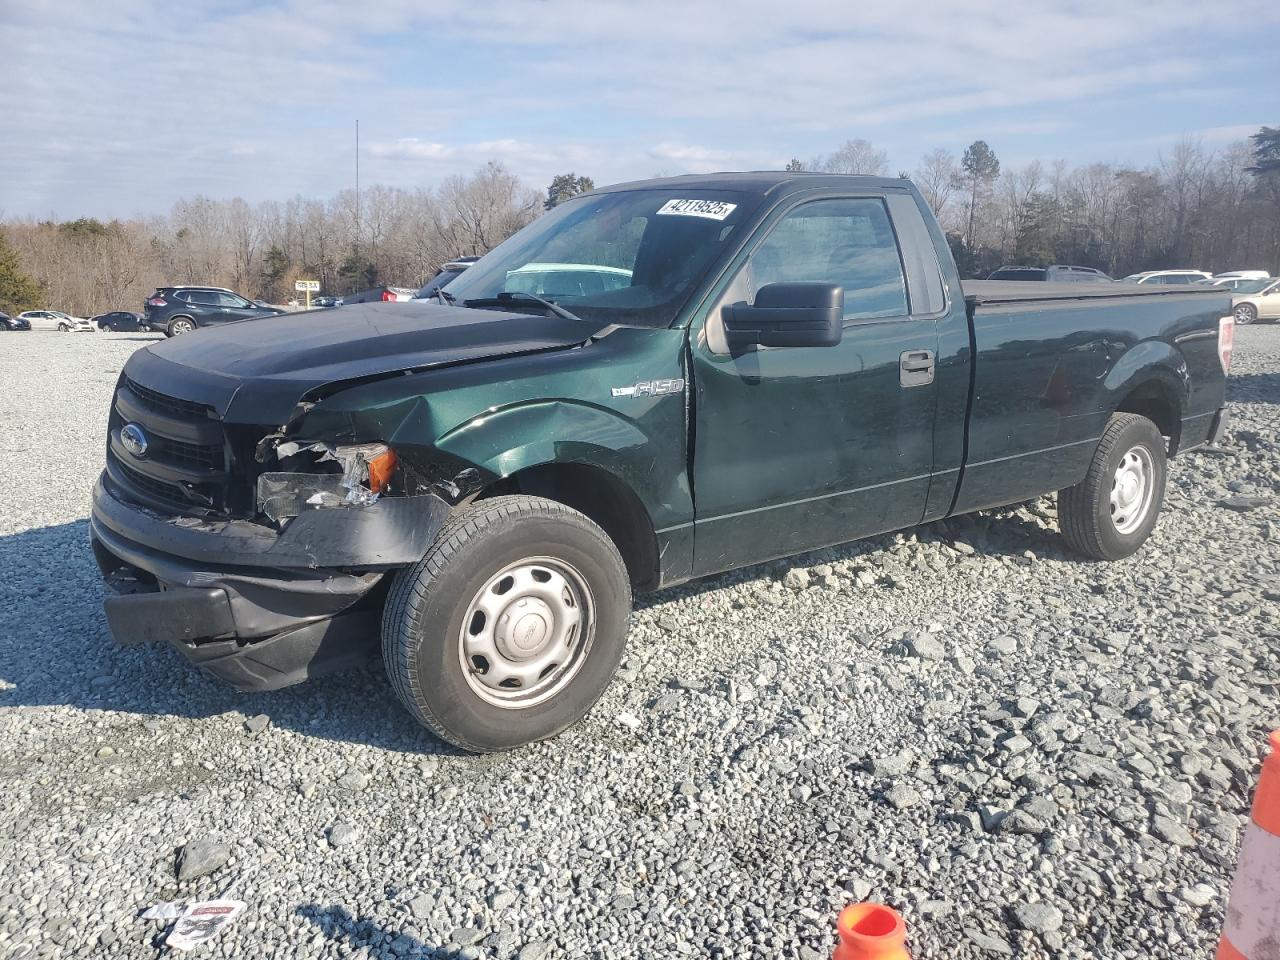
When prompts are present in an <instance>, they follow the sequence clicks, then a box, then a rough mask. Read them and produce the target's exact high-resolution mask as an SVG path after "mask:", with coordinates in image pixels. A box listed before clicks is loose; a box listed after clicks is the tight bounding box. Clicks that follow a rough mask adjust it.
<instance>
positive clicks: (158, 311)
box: [146, 287, 284, 337]
mask: <svg viewBox="0 0 1280 960" xmlns="http://www.w3.org/2000/svg"><path fill="white" fill-rule="evenodd" d="M282 313H284V311H283V310H281V309H279V308H278V307H260V306H258V305H257V304H256V303H254V302H253V301H252V300H249V299H248V298H246V297H242V296H240V294H238V293H236V292H235V291H234V290H228V289H227V288H226V287H157V288H156V292H155V293H153V294H152V295H151V296H149V297H148V298H147V302H146V323H147V326H149V327H150V328H151V329H152V330H163V331H164V334H165V336H167V337H176V336H178V335H179V334H183V333H190V332H191V331H192V330H195V329H197V328H198V327H210V326H216V325H217V324H220V323H233V322H234V321H236V320H257V319H259V318H261V317H278V316H280V314H282Z"/></svg>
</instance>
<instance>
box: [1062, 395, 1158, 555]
mask: <svg viewBox="0 0 1280 960" xmlns="http://www.w3.org/2000/svg"><path fill="white" fill-rule="evenodd" d="M1166 473H1167V467H1166V461H1165V443H1164V437H1162V436H1161V435H1160V431H1159V429H1157V427H1156V425H1155V424H1154V423H1152V422H1151V421H1150V420H1148V419H1147V418H1146V417H1140V416H1138V415H1137V414H1134V413H1117V414H1113V415H1112V417H1111V419H1110V420H1109V421H1107V428H1106V429H1105V430H1104V431H1103V432H1102V439H1101V440H1099V441H1098V448H1097V450H1096V451H1094V454H1093V462H1092V463H1090V464H1089V472H1088V473H1087V474H1085V478H1084V479H1083V480H1081V481H1080V482H1079V483H1077V484H1076V485H1075V486H1074V487H1068V488H1067V489H1066V490H1060V491H1058V528H1059V529H1060V530H1061V531H1062V535H1063V537H1064V538H1065V539H1066V541H1067V543H1068V545H1069V546H1070V547H1071V549H1072V550H1074V551H1076V552H1077V553H1080V554H1083V555H1084V556H1086V557H1093V558H1095V559H1097V560H1120V559H1122V558H1124V557H1127V556H1129V555H1130V554H1132V553H1134V552H1135V551H1136V550H1137V549H1138V548H1139V547H1141V546H1142V544H1143V543H1145V542H1146V539H1147V538H1148V537H1149V536H1151V531H1152V530H1154V529H1155V525H1156V519H1157V518H1158V517H1159V515H1160V507H1161V505H1162V504H1163V502H1164V483H1165V475H1166Z"/></svg>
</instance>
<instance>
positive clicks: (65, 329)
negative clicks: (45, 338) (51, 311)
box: [58, 323, 71, 333]
mask: <svg viewBox="0 0 1280 960" xmlns="http://www.w3.org/2000/svg"><path fill="white" fill-rule="evenodd" d="M58 332H59V333H70V332H71V328H70V327H69V326H67V325H66V324H65V323H60V324H58Z"/></svg>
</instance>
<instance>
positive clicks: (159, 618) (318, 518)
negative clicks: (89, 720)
mask: <svg viewBox="0 0 1280 960" xmlns="http://www.w3.org/2000/svg"><path fill="white" fill-rule="evenodd" d="M396 502H397V501H396V500H394V499H392V498H388V499H386V500H382V501H378V503H375V504H371V505H369V506H368V507H365V508H352V509H349V510H347V509H343V510H316V511H311V512H309V513H307V514H304V515H302V516H300V517H298V518H297V519H295V520H294V521H292V522H291V523H290V524H289V525H288V526H287V527H286V528H285V531H284V532H283V533H280V534H277V533H275V532H274V531H272V530H270V529H269V528H266V527H263V526H260V525H258V524H252V523H249V522H247V521H230V522H223V523H207V522H204V521H191V520H189V519H187V518H166V517H163V516H160V515H158V514H154V513H151V512H150V511H148V510H146V509H144V508H140V507H136V506H133V505H131V504H129V503H126V502H124V501H122V500H119V499H117V498H116V497H115V496H113V495H112V493H111V491H110V490H109V489H107V488H106V487H105V486H104V484H103V483H102V481H101V480H99V482H98V484H97V486H96V487H95V489H94V496H93V513H92V517H91V519H90V532H91V538H92V540H93V547H94V554H95V556H96V557H97V560H98V565H99V567H100V568H101V569H102V572H103V574H104V576H107V578H108V581H109V582H112V583H119V582H124V583H127V584H128V585H129V586H130V588H131V592H128V593H124V594H120V595H116V596H110V597H108V598H107V599H106V601H105V602H104V607H105V611H106V615H107V623H108V625H109V626H110V628H111V633H112V635H113V636H114V637H115V638H116V640H117V641H119V642H120V643H122V644H137V643H149V642H153V641H158V640H163V641H167V642H169V643H172V644H173V645H174V646H175V647H177V648H178V649H179V650H180V651H182V653H183V654H184V655H185V656H186V657H187V659H188V660H190V661H191V662H192V663H194V664H197V665H198V666H200V667H202V668H203V669H205V670H207V671H208V672H209V673H211V674H213V675H215V676H217V677H219V678H221V679H223V680H225V681H227V682H229V683H231V684H232V685H233V686H235V687H237V688H239V689H242V690H267V689H275V688H277V687H282V686H286V685H288V684H291V683H297V682H299V681H301V680H305V679H307V678H308V677H310V676H314V675H317V674H319V673H323V672H327V671H328V670H333V669H336V668H338V667H341V666H344V665H350V664H352V663H355V662H359V661H361V660H363V659H365V658H366V657H368V656H369V655H370V654H371V653H372V652H374V651H375V650H376V644H377V637H378V623H377V620H378V611H377V610H376V609H371V605H370V604H366V605H364V606H363V607H362V606H360V604H359V601H360V600H361V599H362V598H364V597H365V595H366V594H368V593H369V592H370V591H371V590H372V589H373V588H374V587H375V586H376V585H377V584H378V582H379V581H380V580H381V579H382V577H383V575H384V571H385V569H386V568H387V567H391V566H399V565H403V564H407V563H411V562H415V561H417V560H418V559H420V558H421V557H422V555H423V554H424V553H425V552H426V550H427V547H429V546H430V544H431V541H432V540H433V539H434V538H435V535H436V533H437V532H438V531H439V529H440V526H441V525H442V524H443V522H444V519H445V517H446V515H447V514H448V510H449V508H448V505H447V504H446V503H445V502H444V501H443V500H441V499H439V498H437V497H433V496H427V497H412V498H404V499H402V500H400V501H398V502H399V503H400V504H401V505H400V506H397V507H394V508H392V509H383V510H381V511H379V512H378V513H377V514H376V515H375V516H373V517H372V518H370V517H369V516H368V515H367V514H362V513H361V511H364V510H374V509H375V508H377V507H380V506H383V505H384V504H392V503H396ZM304 518H307V522H306V523H305V524H302V526H301V529H298V530H296V531H295V527H297V526H298V524H299V522H300V521H302V520H303V519H304ZM287 561H293V562H292V563H290V562H287ZM351 567H356V568H360V567H373V568H375V569H372V570H358V569H357V570H356V571H352V570H350V569H349V568H351ZM344 568H345V569H344Z"/></svg>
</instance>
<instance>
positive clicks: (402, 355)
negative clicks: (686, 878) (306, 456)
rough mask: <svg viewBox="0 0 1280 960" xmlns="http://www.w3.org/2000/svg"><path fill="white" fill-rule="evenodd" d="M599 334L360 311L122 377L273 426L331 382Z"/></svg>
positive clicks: (253, 333) (208, 336)
mask: <svg viewBox="0 0 1280 960" xmlns="http://www.w3.org/2000/svg"><path fill="white" fill-rule="evenodd" d="M603 327H604V324H596V323H586V322H578V321H574V320H565V319H562V318H560V317H556V316H550V317H544V316H538V315H530V314H524V313H504V312H500V311H496V310H478V309H469V308H464V307H447V306H441V305H438V304H435V303H430V302H422V303H417V302H414V303H361V304H352V305H351V306H349V307H339V308H337V309H329V310H312V311H307V312H303V313H293V314H287V315H284V316H279V317H264V318H262V319H258V320H245V321H242V322H240V323H231V324H227V325H225V326H220V327H210V328H209V329H206V330H199V331H197V332H195V333H188V334H184V335H182V336H179V337H174V338H173V339H171V340H167V341H165V342H163V343H157V344H155V345H153V346H150V347H147V348H146V349H144V350H139V351H137V352H135V353H134V354H133V356H132V357H130V359H129V362H128V363H127V364H126V365H125V370H124V372H125V374H126V376H128V377H130V378H131V379H133V380H135V381H137V382H138V383H140V384H142V385H143V386H144V387H147V388H149V389H151V390H155V391H158V392H160V393H163V394H167V395H169V396H174V397H180V398H182V399H184V400H194V401H196V402H199V403H206V404H208V405H210V406H212V407H213V408H214V409H215V410H217V411H218V414H219V416H221V417H222V418H223V419H225V420H229V421H232V422H237V423H255V424H269V425H275V424H279V423H283V422H284V420H286V419H288V417H289V415H290V414H291V413H292V412H293V409H294V407H295V406H296V405H297V403H298V401H299V400H300V399H301V398H302V397H303V396H304V395H306V394H307V393H309V392H311V391H313V390H316V389H317V388H319V387H323V386H325V385H326V384H332V383H337V382H342V381H348V380H361V379H367V378H369V377H376V376H379V375H382V374H391V373H396V372H398V371H401V370H421V369H424V368H428V367H434V366H442V365H444V364H449V363H458V362H463V361H472V360H480V359H485V358H489V357H501V356H509V355H511V354H516V353H528V352H533V351H539V350H551V349H556V348H565V347H571V346H576V345H579V344H582V343H584V342H586V341H587V340H588V339H590V338H591V337H592V336H593V335H594V334H596V333H598V332H599V331H600V330H601V329H602V328H603Z"/></svg>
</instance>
